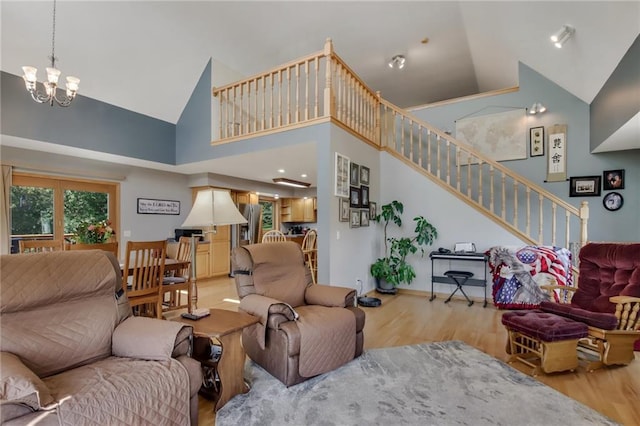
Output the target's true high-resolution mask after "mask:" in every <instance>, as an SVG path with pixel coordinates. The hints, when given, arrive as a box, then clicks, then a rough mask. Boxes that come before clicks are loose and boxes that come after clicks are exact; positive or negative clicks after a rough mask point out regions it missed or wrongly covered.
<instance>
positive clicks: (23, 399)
mask: <svg viewBox="0 0 640 426" xmlns="http://www.w3.org/2000/svg"><path fill="white" fill-rule="evenodd" d="M0 365H2V368H1V369H0V380H1V382H0V400H1V406H0V413H1V414H2V423H4V422H6V421H9V420H11V419H13V418H15V417H19V416H22V415H24V414H27V413H28V412H30V411H35V410H39V409H40V408H41V407H45V406H47V405H49V404H51V403H52V402H53V401H54V400H53V397H52V396H51V393H50V392H49V388H48V387H47V385H45V384H44V382H43V381H42V380H41V379H40V378H39V377H38V376H36V375H35V373H34V372H33V371H31V370H30V369H29V368H27V366H26V365H24V363H23V362H22V361H21V360H20V358H18V357H17V356H16V355H14V354H12V353H9V352H0Z"/></svg>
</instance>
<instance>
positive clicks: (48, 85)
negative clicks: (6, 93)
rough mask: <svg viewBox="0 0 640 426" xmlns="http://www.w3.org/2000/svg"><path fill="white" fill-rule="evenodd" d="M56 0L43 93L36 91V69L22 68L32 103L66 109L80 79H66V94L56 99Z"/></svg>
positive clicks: (70, 77) (74, 95)
mask: <svg viewBox="0 0 640 426" xmlns="http://www.w3.org/2000/svg"><path fill="white" fill-rule="evenodd" d="M55 53H56V0H53V33H52V35H51V56H49V59H51V67H47V81H45V82H43V83H42V85H43V86H44V92H41V91H39V90H37V87H36V85H37V83H38V78H37V76H36V73H37V72H38V69H37V68H35V67H31V66H24V67H22V71H23V72H24V75H23V76H22V78H23V79H24V84H25V86H26V87H27V90H28V91H29V93H30V94H31V97H32V98H33V100H34V101H36V102H38V103H39V104H44V103H48V104H49V105H51V106H53V103H54V101H55V103H57V104H58V105H60V106H62V107H68V106H69V105H71V101H73V100H74V99H75V97H76V94H77V93H78V85H79V84H80V79H79V78H77V77H72V76H68V77H67V93H66V95H65V96H64V97H62V99H60V98H58V96H57V94H58V79H59V78H60V70H59V69H57V68H56V55H55Z"/></svg>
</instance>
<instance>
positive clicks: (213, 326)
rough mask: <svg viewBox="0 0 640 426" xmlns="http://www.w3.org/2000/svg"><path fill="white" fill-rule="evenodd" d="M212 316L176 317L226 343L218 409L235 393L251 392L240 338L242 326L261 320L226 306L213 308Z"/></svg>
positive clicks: (223, 345)
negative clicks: (227, 308) (245, 379)
mask: <svg viewBox="0 0 640 426" xmlns="http://www.w3.org/2000/svg"><path fill="white" fill-rule="evenodd" d="M209 311H210V312H211V314H210V315H209V316H208V317H204V318H200V319H199V320H195V321H194V320H189V319H186V318H182V317H178V318H176V319H175V320H176V321H180V322H182V323H184V324H188V325H190V326H192V327H193V331H194V332H195V333H197V334H203V335H206V336H208V337H211V338H215V339H217V340H218V341H219V342H220V345H221V346H222V354H221V356H220V361H218V375H219V377H220V383H221V391H220V398H219V399H218V402H217V403H216V406H215V411H218V410H219V409H220V408H222V407H223V406H224V404H226V403H227V401H229V400H230V399H231V398H233V397H234V396H236V395H238V394H241V393H247V392H248V391H249V386H248V385H247V384H246V383H245V381H244V363H245V358H246V354H245V352H244V348H243V347H242V342H241V340H240V337H241V336H242V329H244V328H245V327H249V326H250V325H252V324H255V323H257V322H258V321H259V319H258V317H254V316H252V315H249V314H245V313H242V312H234V311H227V310H224V309H210V310H209Z"/></svg>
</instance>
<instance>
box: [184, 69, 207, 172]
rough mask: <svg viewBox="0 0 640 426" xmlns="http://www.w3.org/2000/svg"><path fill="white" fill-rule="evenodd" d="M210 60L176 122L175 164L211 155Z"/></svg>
mask: <svg viewBox="0 0 640 426" xmlns="http://www.w3.org/2000/svg"><path fill="white" fill-rule="evenodd" d="M211 114H212V112H211V60H209V62H208V63H207V66H206V67H205V68H204V71H203V72H202V75H201V76H200V80H198V84H196V87H195V89H193V93H192V94H191V97H190V98H189V101H188V102H187V105H186V106H185V107H184V110H183V111H182V114H181V115H180V119H179V120H178V123H177V124H176V145H175V146H176V148H175V149H176V164H184V163H190V162H193V161H198V160H201V159H203V158H206V157H210V156H211Z"/></svg>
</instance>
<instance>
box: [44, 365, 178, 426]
mask: <svg viewBox="0 0 640 426" xmlns="http://www.w3.org/2000/svg"><path fill="white" fill-rule="evenodd" d="M188 381H189V374H188V373H187V370H186V369H185V367H184V366H183V365H182V364H181V363H180V362H179V361H178V360H176V359H169V360H166V361H144V360H138V359H131V358H119V357H109V358H106V359H103V360H101V361H97V362H95V363H92V364H91V365H85V366H82V367H78V368H74V369H72V370H68V371H65V372H63V373H60V374H57V375H55V376H51V377H47V378H46V379H44V382H45V384H46V385H47V386H48V387H49V389H50V390H51V393H52V394H53V395H54V396H55V397H56V398H57V399H58V401H59V405H58V408H57V412H58V415H59V418H60V419H61V420H62V419H64V421H61V422H60V424H66V425H83V424H97V425H116V424H119V425H188V424H189V417H190V416H189V396H190V389H189V388H190V384H189V382H188ZM65 396H71V397H70V398H69V397H66V398H65Z"/></svg>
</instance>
